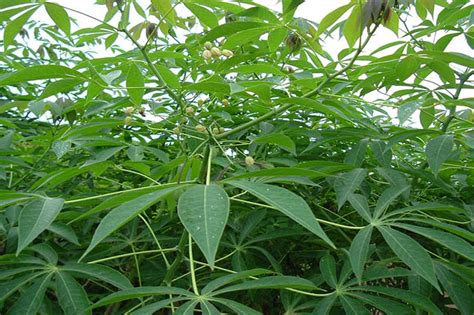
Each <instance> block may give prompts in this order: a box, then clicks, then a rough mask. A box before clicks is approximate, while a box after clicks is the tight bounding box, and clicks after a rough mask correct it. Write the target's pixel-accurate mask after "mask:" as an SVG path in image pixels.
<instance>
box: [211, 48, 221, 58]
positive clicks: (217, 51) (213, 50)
mask: <svg viewBox="0 0 474 315" xmlns="http://www.w3.org/2000/svg"><path fill="white" fill-rule="evenodd" d="M211 54H212V57H215V58H217V57H220V56H221V55H222V52H221V50H220V49H219V48H217V47H212V48H211Z"/></svg>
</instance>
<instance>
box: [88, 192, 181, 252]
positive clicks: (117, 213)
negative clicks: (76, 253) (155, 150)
mask: <svg viewBox="0 0 474 315" xmlns="http://www.w3.org/2000/svg"><path fill="white" fill-rule="evenodd" d="M179 188H181V186H177V187H171V188H166V189H163V190H158V191H156V192H151V193H148V194H145V195H142V196H140V197H138V198H135V199H132V200H130V201H128V202H126V203H124V204H122V205H121V206H119V207H117V208H115V209H113V210H112V211H110V212H109V213H108V214H107V215H106V216H105V217H104V218H103V219H102V221H100V224H99V226H98V227H97V229H96V230H95V232H94V236H93V237H92V240H91V243H90V244H89V247H88V248H87V249H86V251H85V252H84V254H82V256H81V258H80V259H79V260H82V259H83V258H84V257H85V256H86V255H87V254H88V253H90V251H92V250H93V249H94V248H95V247H96V246H97V245H98V244H99V243H100V242H101V241H103V240H104V239H105V238H106V237H107V236H109V235H110V234H112V233H113V232H115V231H116V230H118V229H119V228H121V227H122V226H123V225H125V224H126V223H127V222H129V221H130V220H132V219H133V218H135V217H136V216H138V215H139V214H140V213H142V212H143V211H145V210H146V209H148V208H149V207H151V206H152V205H154V204H155V203H157V202H158V201H159V200H161V199H162V198H164V197H166V195H168V194H170V193H172V192H174V191H176V190H177V189H179Z"/></svg>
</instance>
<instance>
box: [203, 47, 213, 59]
mask: <svg viewBox="0 0 474 315" xmlns="http://www.w3.org/2000/svg"><path fill="white" fill-rule="evenodd" d="M202 56H203V57H204V59H206V60H209V59H211V58H212V52H211V51H210V50H207V49H206V50H204V51H203V52H202Z"/></svg>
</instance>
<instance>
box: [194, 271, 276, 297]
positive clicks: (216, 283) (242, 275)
mask: <svg viewBox="0 0 474 315" xmlns="http://www.w3.org/2000/svg"><path fill="white" fill-rule="evenodd" d="M269 273H273V271H271V270H268V269H250V270H245V271H241V272H236V273H233V274H230V275H225V276H222V277H219V278H217V279H215V280H212V281H210V282H209V283H208V284H206V286H205V287H204V288H203V289H202V291H201V292H202V294H207V293H209V292H212V291H215V290H216V289H218V288H220V287H222V286H224V285H227V284H229V283H232V282H235V281H238V280H243V279H247V278H249V277H255V276H259V275H263V274H269Z"/></svg>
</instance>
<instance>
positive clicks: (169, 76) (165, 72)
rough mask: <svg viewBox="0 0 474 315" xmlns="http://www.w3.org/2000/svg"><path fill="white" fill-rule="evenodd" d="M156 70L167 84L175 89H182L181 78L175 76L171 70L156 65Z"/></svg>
mask: <svg viewBox="0 0 474 315" xmlns="http://www.w3.org/2000/svg"><path fill="white" fill-rule="evenodd" d="M155 68H156V70H158V73H159V74H160V77H161V78H162V79H163V81H164V82H165V84H166V85H167V86H169V87H170V88H173V89H180V88H181V83H179V78H178V77H177V76H176V74H174V73H173V72H172V71H171V70H170V69H168V68H167V67H165V66H162V65H158V64H155Z"/></svg>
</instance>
